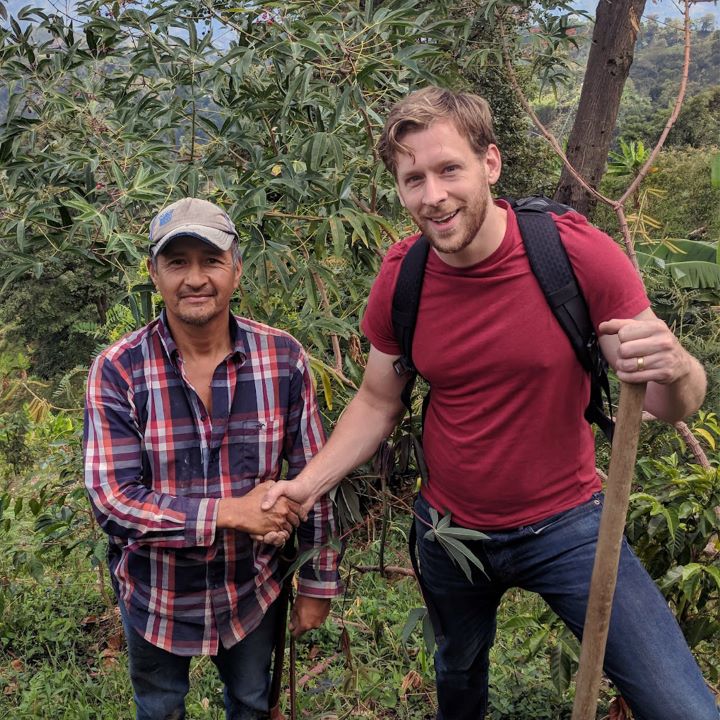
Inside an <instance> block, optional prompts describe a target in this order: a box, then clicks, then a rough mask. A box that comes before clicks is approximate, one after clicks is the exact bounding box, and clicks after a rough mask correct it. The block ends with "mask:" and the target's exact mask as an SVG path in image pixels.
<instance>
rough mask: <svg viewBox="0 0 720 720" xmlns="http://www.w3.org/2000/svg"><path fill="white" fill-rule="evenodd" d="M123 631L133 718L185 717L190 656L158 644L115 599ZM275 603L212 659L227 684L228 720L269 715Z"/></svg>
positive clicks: (259, 718) (175, 719)
mask: <svg viewBox="0 0 720 720" xmlns="http://www.w3.org/2000/svg"><path fill="white" fill-rule="evenodd" d="M119 605H120V615H121V617H122V621H123V628H124V630H125V638H126V640H127V646H128V659H129V664H130V680H131V681H132V686H133V692H134V697H135V706H136V716H135V717H136V720H184V718H185V696H186V695H187V693H188V690H189V689H190V660H191V658H190V657H188V656H184V655H175V654H173V653H170V652H167V651H166V650H163V649H162V648H159V647H156V646H155V645H153V644H152V643H149V642H148V641H147V640H145V639H144V638H143V637H142V636H141V635H139V634H138V633H137V632H136V631H135V630H134V629H133V628H132V627H131V626H130V624H129V623H128V618H127V609H126V608H125V606H124V604H123V602H122V601H119ZM276 614H277V613H276V605H271V606H270V607H269V608H268V611H267V613H265V617H264V618H263V620H262V622H261V623H260V625H259V626H258V627H257V628H256V629H255V630H254V631H253V632H251V633H250V634H249V635H248V636H247V637H246V638H244V639H243V640H241V641H240V642H239V643H237V644H235V645H233V646H232V647H231V648H229V649H225V648H223V647H222V646H221V647H220V650H219V652H218V654H217V655H211V656H210V659H211V660H212V661H213V663H214V664H215V667H217V669H218V672H219V674H220V677H221V679H222V681H223V683H224V685H225V690H224V698H225V717H226V720H265V719H266V718H268V717H269V715H268V694H269V691H270V661H271V655H272V649H273V633H274V624H275V616H276Z"/></svg>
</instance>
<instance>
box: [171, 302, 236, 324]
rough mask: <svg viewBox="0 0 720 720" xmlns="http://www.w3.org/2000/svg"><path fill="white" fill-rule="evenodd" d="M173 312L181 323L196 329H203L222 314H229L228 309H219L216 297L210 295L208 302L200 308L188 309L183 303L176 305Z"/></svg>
mask: <svg viewBox="0 0 720 720" xmlns="http://www.w3.org/2000/svg"><path fill="white" fill-rule="evenodd" d="M181 300H182V299H181ZM173 310H174V313H173V314H174V315H175V316H176V317H177V319H178V320H179V321H180V322H182V323H185V324H186V325H192V326H194V327H202V326H203V325H207V324H208V323H209V322H210V321H211V320H214V319H215V318H216V317H217V316H218V315H220V314H221V313H223V312H227V309H226V308H219V307H218V305H217V298H216V296H215V295H210V296H209V299H208V302H207V303H204V304H203V305H200V306H198V307H187V306H186V305H184V304H183V303H182V301H181V302H179V303H178V304H177V305H176V307H175V308H174V309H173Z"/></svg>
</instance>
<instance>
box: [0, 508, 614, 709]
mask: <svg viewBox="0 0 720 720" xmlns="http://www.w3.org/2000/svg"><path fill="white" fill-rule="evenodd" d="M409 522H410V520H409V517H408V516H407V515H406V514H399V515H398V516H397V517H396V518H395V519H394V521H393V522H392V523H391V524H390V527H389V532H388V545H387V548H386V552H385V562H386V564H387V565H398V566H401V567H409V560H408V557H407V550H406V543H407V538H406V530H407V527H408V525H409ZM379 537H380V531H379V521H377V520H372V519H370V520H369V521H368V522H367V523H366V524H364V525H362V526H361V527H360V528H359V529H357V530H356V531H355V532H354V533H353V535H352V537H351V538H350V541H349V542H348V548H347V552H346V556H345V560H344V562H343V572H344V579H345V584H346V593H345V595H344V596H343V597H342V598H339V599H337V600H336V601H335V602H334V604H333V610H332V613H331V616H330V618H329V621H328V622H327V623H326V625H325V626H324V627H323V628H320V629H318V630H316V631H314V632H312V633H309V634H308V635H306V636H305V637H303V638H302V639H300V640H299V641H298V643H297V678H298V717H299V718H307V719H317V720H331V719H332V718H338V719H339V718H367V719H368V720H370V719H371V718H387V719H390V718H393V719H398V720H422V719H424V718H433V717H434V715H435V695H434V678H433V668H432V658H431V655H430V654H429V653H428V651H427V649H426V647H425V643H424V641H423V637H422V632H421V627H420V625H418V626H417V627H416V628H415V629H414V630H413V632H412V633H411V634H410V636H409V639H408V642H407V644H405V643H403V641H402V639H401V638H402V634H403V629H404V627H405V624H406V621H407V618H408V614H409V613H410V612H411V610H412V609H413V608H418V607H421V606H422V600H421V597H420V594H419V592H418V590H417V587H416V585H415V581H414V579H413V578H410V577H402V576H395V577H393V578H389V579H387V578H384V577H382V576H381V575H380V574H379V573H377V572H367V571H359V570H358V569H357V568H358V567H362V566H372V565H376V564H377V562H378V551H379V546H380V540H379ZM27 538H28V533H27V528H25V529H23V528H22V527H21V526H19V525H18V526H14V527H13V528H12V531H11V532H10V533H7V534H5V535H0V590H1V591H2V592H1V593H0V598H3V599H4V610H2V612H0V642H1V646H0V687H1V688H3V690H2V692H1V694H0V717H12V718H14V719H15V720H45V719H47V720H51V719H52V720H84V719H85V718H100V719H102V720H124V719H126V718H131V717H133V716H134V707H133V702H132V692H131V688H130V683H129V678H128V675H127V657H126V654H125V649H124V638H123V635H122V629H121V626H120V621H119V617H118V614H117V612H116V611H115V610H114V608H108V606H107V605H106V603H105V601H104V600H103V596H102V594H101V592H100V588H99V586H98V578H97V573H96V571H95V570H94V569H93V568H92V567H91V566H90V563H89V561H88V560H86V559H85V558H83V557H81V556H79V555H78V554H77V553H75V554H71V555H70V556H69V557H68V558H66V559H65V560H63V561H60V560H59V559H58V560H57V561H56V563H55V565H54V566H51V567H47V568H46V570H45V573H44V574H43V575H42V576H40V577H39V578H37V579H34V578H32V577H30V576H29V575H27V574H23V573H22V572H20V573H19V572H18V571H17V568H14V566H13V564H12V558H13V557H14V555H13V548H16V547H18V545H21V546H23V547H24V548H25V550H28V549H29V545H28V541H27ZM498 627H499V631H498V637H497V641H496V644H495V646H494V648H493V650H492V654H491V668H492V670H491V696H490V709H489V713H488V720H562V719H563V718H569V717H570V715H571V711H572V699H573V688H572V685H569V686H568V687H567V688H566V689H564V690H562V691H560V690H559V689H558V687H557V685H556V684H555V683H554V682H553V675H552V673H551V662H550V658H551V652H552V650H553V648H557V647H558V642H559V640H561V639H562V637H563V635H562V630H561V628H560V627H559V626H558V625H557V624H556V623H552V622H549V615H548V613H547V610H546V608H545V606H544V605H543V603H542V602H541V601H540V600H539V599H538V598H536V597H534V596H531V595H528V594H525V593H523V592H521V591H514V592H511V593H508V595H507V596H506V598H505V599H504V602H503V604H502V605H501V608H500V613H499V617H498ZM191 679H192V681H191V691H190V694H189V696H188V698H187V708H188V717H189V718H192V719H193V720H215V719H217V720H220V719H221V718H224V710H223V703H222V691H221V686H220V682H219V680H218V678H217V674H216V671H215V668H214V666H213V665H212V663H211V662H210V661H209V659H208V658H198V659H196V660H195V661H194V662H193V665H192V670H191ZM286 687H287V684H286ZM609 698H610V693H609V692H608V691H607V688H604V690H603V697H602V698H601V711H600V715H602V714H604V713H605V711H606V708H607V703H608V701H609Z"/></svg>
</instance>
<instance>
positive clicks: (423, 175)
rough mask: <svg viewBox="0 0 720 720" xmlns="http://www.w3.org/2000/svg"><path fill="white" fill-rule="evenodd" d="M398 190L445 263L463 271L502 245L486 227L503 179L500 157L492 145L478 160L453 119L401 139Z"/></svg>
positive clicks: (408, 134) (409, 210)
mask: <svg viewBox="0 0 720 720" xmlns="http://www.w3.org/2000/svg"><path fill="white" fill-rule="evenodd" d="M401 142H402V145H403V147H405V148H407V150H409V153H405V152H402V153H398V154H397V155H396V161H397V175H396V182H397V191H398V194H399V196H400V200H401V202H402V204H403V205H404V206H405V207H406V208H407V210H408V212H409V213H410V215H411V216H412V218H413V220H414V221H415V222H416V223H417V225H418V227H419V228H420V230H421V231H422V232H423V234H424V235H425V236H426V237H427V238H428V240H429V241H430V244H431V245H432V246H433V247H434V248H435V250H436V251H437V252H438V253H439V254H440V256H441V257H443V259H444V260H445V261H446V262H448V263H449V264H451V265H457V266H464V265H470V264H474V263H475V262H479V261H480V260H482V259H483V258H484V257H487V255H489V254H490V253H491V252H492V251H493V250H494V249H495V248H496V247H497V245H498V244H499V242H500V240H501V239H502V237H500V238H499V239H498V238H497V237H496V233H494V232H491V231H490V230H488V228H487V227H486V225H487V220H488V213H493V212H494V211H495V206H494V204H493V202H492V197H491V195H490V186H491V185H493V184H495V183H496V182H497V180H498V178H499V176H500V168H501V162H500V153H499V151H498V149H497V147H496V146H495V145H490V146H489V147H488V149H487V151H486V152H485V154H484V155H483V156H478V155H477V154H476V153H475V152H474V151H473V149H472V147H471V146H470V143H469V142H468V140H467V139H466V138H465V136H464V135H462V134H461V133H460V132H458V130H457V129H456V127H455V125H454V124H453V123H452V122H451V121H449V120H438V121H436V122H434V123H433V124H432V125H430V126H429V127H427V128H425V129H422V130H416V131H411V132H408V133H406V134H405V135H403V137H402V139H401Z"/></svg>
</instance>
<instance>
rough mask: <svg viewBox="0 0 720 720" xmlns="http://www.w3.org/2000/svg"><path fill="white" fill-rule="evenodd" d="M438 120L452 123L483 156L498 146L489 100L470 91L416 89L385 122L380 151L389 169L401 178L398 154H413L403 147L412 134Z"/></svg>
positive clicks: (396, 107) (434, 88)
mask: <svg viewBox="0 0 720 720" xmlns="http://www.w3.org/2000/svg"><path fill="white" fill-rule="evenodd" d="M438 120H449V121H450V122H452V124H453V125H454V126H455V127H456V128H457V130H458V132H459V133H460V134H461V135H463V136H464V137H465V138H466V139H467V141H468V142H469V143H470V147H472V149H473V150H474V151H475V153H476V154H477V155H479V156H482V155H484V154H485V152H486V151H487V149H488V146H489V145H494V144H496V140H495V133H494V132H493V121H492V112H491V111H490V105H488V103H487V100H485V99H484V98H482V97H480V96H479V95H474V94H473V93H466V92H453V91H452V90H447V89H445V88H440V87H435V86H430V87H426V88H423V89H422V90H416V91H415V92H412V93H410V94H409V95H408V96H407V97H405V98H403V99H402V100H400V101H399V102H397V103H396V104H395V105H394V106H393V108H392V110H391V111H390V114H389V115H388V119H387V121H386V122H385V127H384V128H383V131H382V135H381V136H380V141H379V143H378V152H379V153H380V157H381V158H382V161H383V163H385V167H386V168H387V169H388V170H389V171H390V172H391V173H392V174H393V177H397V155H398V153H406V154H409V155H412V153H411V152H410V151H409V150H408V148H407V147H406V146H405V145H403V144H402V139H403V137H404V136H405V135H407V133H409V132H416V131H418V130H426V129H427V128H429V127H430V126H431V125H432V124H433V123H434V122H437V121H438Z"/></svg>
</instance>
